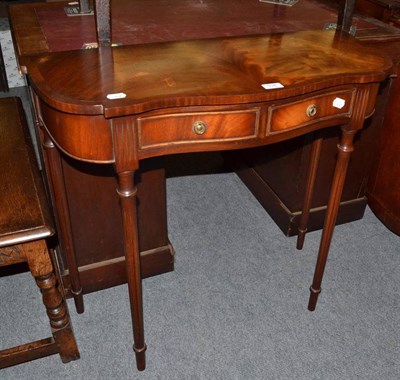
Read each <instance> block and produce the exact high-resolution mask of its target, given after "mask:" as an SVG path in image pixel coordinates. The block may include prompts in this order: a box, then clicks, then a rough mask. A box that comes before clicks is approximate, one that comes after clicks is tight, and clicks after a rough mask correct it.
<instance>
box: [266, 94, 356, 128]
mask: <svg viewBox="0 0 400 380" xmlns="http://www.w3.org/2000/svg"><path fill="white" fill-rule="evenodd" d="M353 98H354V90H351V91H341V92H334V93H331V94H324V95H321V96H315V97H312V98H307V99H305V100H300V101H297V102H294V103H289V104H283V105H276V106H271V107H269V109H268V128H267V133H269V134H273V133H280V132H284V131H287V130H290V129H297V128H301V127H304V126H306V125H309V124H312V123H315V122H318V121H323V120H329V119H332V118H335V117H340V116H344V117H350V115H351V112H352V109H353Z"/></svg>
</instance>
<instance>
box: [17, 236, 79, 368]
mask: <svg viewBox="0 0 400 380" xmlns="http://www.w3.org/2000/svg"><path fill="white" fill-rule="evenodd" d="M24 250H25V256H26V260H27V262H28V265H29V269H30V271H31V273H32V275H33V277H34V278H35V281H36V284H37V285H38V287H39V288H40V290H41V292H42V297H43V304H44V305H45V307H46V311H47V315H48V317H49V320H50V326H51V330H52V334H53V338H54V341H55V342H56V344H57V347H58V352H59V354H60V357H61V360H62V361H63V362H64V363H67V362H69V361H71V360H76V359H79V351H78V347H77V344H76V341H75V337H74V333H73V330H72V326H71V324H70V319H69V315H68V309H67V305H66V301H65V298H64V297H63V295H62V294H61V293H60V291H59V289H58V287H57V281H56V276H55V275H54V271H53V265H52V263H51V259H50V254H49V251H48V249H47V245H46V242H45V241H44V240H39V241H36V242H32V243H30V244H27V245H26V246H25V247H24Z"/></svg>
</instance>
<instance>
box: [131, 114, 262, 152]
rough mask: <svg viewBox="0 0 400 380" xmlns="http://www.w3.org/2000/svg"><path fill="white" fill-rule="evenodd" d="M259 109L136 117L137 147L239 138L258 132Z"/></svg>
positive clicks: (244, 138)
mask: <svg viewBox="0 0 400 380" xmlns="http://www.w3.org/2000/svg"><path fill="white" fill-rule="evenodd" d="M259 113H260V111H259V109H248V110H240V111H217V112H194V113H184V114H168V115H159V116H151V117H142V118H139V119H138V142H139V149H141V150H144V149H150V148H157V147H163V146H166V145H178V144H179V145H181V144H191V143H207V142H224V141H235V140H238V141H241V140H247V139H252V138H255V137H257V136H258V125H259Z"/></svg>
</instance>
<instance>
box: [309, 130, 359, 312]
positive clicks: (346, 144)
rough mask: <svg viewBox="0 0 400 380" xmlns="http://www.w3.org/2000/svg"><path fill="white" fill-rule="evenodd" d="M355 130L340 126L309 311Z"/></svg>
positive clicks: (317, 289)
mask: <svg viewBox="0 0 400 380" xmlns="http://www.w3.org/2000/svg"><path fill="white" fill-rule="evenodd" d="M355 132H356V131H347V130H346V129H345V128H342V136H341V139H340V142H339V144H338V146H337V148H338V156H337V160H336V168H335V173H334V175H333V180H332V185H331V191H330V195H329V201H328V208H327V211H326V216H325V222H324V228H323V230H322V237H321V243H320V247H319V252H318V259H317V263H316V266H315V272H314V279H313V282H312V285H311V287H310V292H311V294H310V299H309V302H308V309H309V310H311V311H313V310H315V307H316V305H317V300H318V296H319V293H321V282H322V277H323V274H324V270H325V265H326V260H327V258H328V253H329V246H330V244H331V240H332V235H333V229H334V227H335V223H336V218H337V214H338V210H339V204H340V198H341V196H342V191H343V185H344V181H345V179H346V173H347V167H348V164H349V160H350V155H351V152H352V151H353V138H354V134H355Z"/></svg>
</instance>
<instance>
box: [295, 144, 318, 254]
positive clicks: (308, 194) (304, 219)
mask: <svg viewBox="0 0 400 380" xmlns="http://www.w3.org/2000/svg"><path fill="white" fill-rule="evenodd" d="M322 141H323V140H322V137H318V138H316V139H314V141H313V143H312V146H311V158H310V164H309V166H308V172H307V180H306V191H305V194H304V201H303V209H302V212H301V219H300V223H299V228H298V235H297V244H296V248H297V249H303V245H304V239H305V236H306V232H307V225H308V218H309V216H310V207H311V201H312V197H313V194H314V185H315V179H316V177H317V170H318V163H319V159H320V157H321V147H322Z"/></svg>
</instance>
